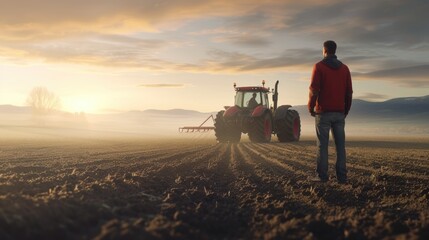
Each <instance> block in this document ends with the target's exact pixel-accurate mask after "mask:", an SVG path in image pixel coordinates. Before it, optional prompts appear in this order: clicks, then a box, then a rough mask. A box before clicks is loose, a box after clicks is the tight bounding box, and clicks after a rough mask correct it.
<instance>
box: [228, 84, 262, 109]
mask: <svg viewBox="0 0 429 240" xmlns="http://www.w3.org/2000/svg"><path fill="white" fill-rule="evenodd" d="M235 91H236V94H235V106H237V107H239V108H247V109H249V110H251V109H254V108H256V107H257V106H264V107H266V108H269V105H270V103H269V100H268V93H269V89H267V88H264V87H237V88H235Z"/></svg>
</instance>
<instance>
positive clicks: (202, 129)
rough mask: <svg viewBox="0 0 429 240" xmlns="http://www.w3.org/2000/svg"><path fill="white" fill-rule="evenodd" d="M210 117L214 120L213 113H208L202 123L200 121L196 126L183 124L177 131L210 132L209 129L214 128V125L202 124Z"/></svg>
mask: <svg viewBox="0 0 429 240" xmlns="http://www.w3.org/2000/svg"><path fill="white" fill-rule="evenodd" d="M210 118H211V119H212V121H213V122H214V118H213V115H210V116H209V117H208V118H207V119H206V120H205V121H204V122H203V123H201V124H200V125H199V126H198V127H197V126H185V127H180V128H179V132H180V133H194V132H200V133H205V132H210V131H211V130H214V129H215V127H210V126H209V127H208V126H203V125H204V124H205V123H206V122H207V121H208V120H209V119H210Z"/></svg>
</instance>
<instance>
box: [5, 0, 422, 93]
mask: <svg viewBox="0 0 429 240" xmlns="http://www.w3.org/2000/svg"><path fill="white" fill-rule="evenodd" d="M428 9H429V2H428V1H422V0H409V1H402V0H380V1H371V0H363V1H358V0H351V1H342V0H329V1H323V2H320V1H316V0H303V1H299V2H297V1H291V0H286V1H275V0H268V1H262V2H261V1H254V0H250V1H249V0H246V1H245V0H237V1H225V0H207V1H196V0H181V1H151V0H124V1H113V0H105V1H96V0H85V1H83V0H76V1H54V0H40V1H24V0H15V1H2V7H1V8H0V27H1V29H2V31H1V33H0V46H1V47H0V60H3V61H12V62H19V61H32V60H43V61H46V62H50V63H72V64H83V65H92V66H101V67H109V68H112V67H114V68H136V69H142V70H145V71H188V72H210V73H234V72H235V73H236V72H239V73H241V72H257V71H258V72H260V71H273V70H278V71H282V70H286V69H287V70H293V71H295V72H303V71H308V68H310V67H311V65H312V64H314V63H315V62H316V61H318V60H320V58H321V50H320V48H321V43H322V42H323V41H324V40H326V39H335V40H336V41H337V42H338V43H339V56H340V58H342V59H344V61H345V62H346V63H347V64H348V65H349V66H351V68H352V69H357V70H356V71H355V73H354V76H355V77H356V79H358V80H366V79H380V80H384V81H390V82H392V83H395V84H401V85H407V86H413V87H418V86H428V81H427V76H428V70H427V69H428V68H427V67H428V66H429V60H428V59H427V56H428V54H429V27H428V25H427V21H426V18H427V16H426V15H427V10H428ZM176 51H177V52H176ZM183 53H185V54H183ZM193 54H195V57H192V56H193ZM187 55H189V56H187ZM393 62H394V64H393V65H392V63H393ZM388 66H390V67H388Z"/></svg>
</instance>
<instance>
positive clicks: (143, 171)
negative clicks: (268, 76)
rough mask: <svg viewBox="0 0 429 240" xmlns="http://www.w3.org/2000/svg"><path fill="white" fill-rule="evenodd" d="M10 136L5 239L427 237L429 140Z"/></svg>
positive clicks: (0, 177)
mask: <svg viewBox="0 0 429 240" xmlns="http://www.w3.org/2000/svg"><path fill="white" fill-rule="evenodd" d="M315 152H316V147H315V141H314V140H311V139H310V140H303V141H300V142H296V143H288V144H283V143H270V144H253V143H249V142H243V143H240V144H216V143H215V142H214V141H213V140H198V141H196V140H183V141H179V140H157V141H155V140H114V141H113V140H112V141H106V140H105V141H102V140H97V141H96V140H81V141H74V140H73V141H72V140H67V141H66V140H62V141H30V140H27V141H18V140H14V141H11V140H8V141H6V140H2V141H0V166H1V167H0V239H119V238H120V239H380V238H388V239H390V238H396V237H402V238H403V239H429V206H428V198H429V142H427V141H426V142H424V141H423V142H418V141H415V142H409V141H408V142H386V141H358V140H351V141H349V142H348V145H347V156H348V170H349V180H350V184H348V185H339V184H338V183H337V182H336V180H335V176H334V171H333V169H334V168H333V166H334V158H335V154H334V152H335V151H334V148H333V146H331V147H330V159H331V160H332V161H331V162H330V174H331V179H330V181H329V182H328V183H312V182H310V181H309V180H308V178H309V177H310V176H313V175H314V168H315Z"/></svg>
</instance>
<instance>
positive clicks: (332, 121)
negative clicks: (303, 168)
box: [316, 112, 347, 181]
mask: <svg viewBox="0 0 429 240" xmlns="http://www.w3.org/2000/svg"><path fill="white" fill-rule="evenodd" d="M344 119H345V115H344V113H340V112H326V113H321V114H319V115H316V133H317V148H318V151H317V168H316V172H317V174H318V176H319V178H320V179H322V180H328V144H329V132H330V130H332V135H333V137H334V141H335V148H336V151H337V162H336V164H335V170H336V174H337V180H338V181H347V169H346V146H345V141H346V135H345V131H344V126H345V120H344Z"/></svg>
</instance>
